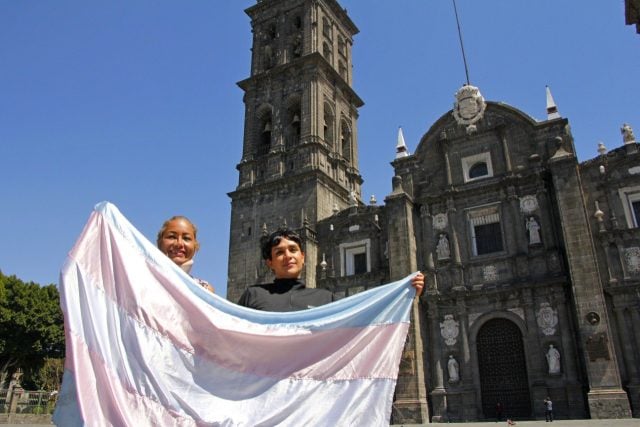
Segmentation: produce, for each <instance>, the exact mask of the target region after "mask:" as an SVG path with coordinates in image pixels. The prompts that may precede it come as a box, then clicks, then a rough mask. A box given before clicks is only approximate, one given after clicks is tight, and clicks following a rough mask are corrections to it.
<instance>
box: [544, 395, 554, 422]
mask: <svg viewBox="0 0 640 427" xmlns="http://www.w3.org/2000/svg"><path fill="white" fill-rule="evenodd" d="M544 418H545V419H546V420H547V422H548V423H550V422H551V423H552V422H553V402H552V401H551V398H550V397H549V396H547V398H546V399H544Z"/></svg>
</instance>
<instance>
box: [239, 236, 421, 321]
mask: <svg viewBox="0 0 640 427" xmlns="http://www.w3.org/2000/svg"><path fill="white" fill-rule="evenodd" d="M261 249H262V258H263V259H264V260H265V262H266V264H267V267H269V268H270V269H271V271H273V273H274V275H275V280H274V281H273V283H268V284H263V285H254V286H251V287H249V288H247V290H246V291H245V292H244V293H243V294H242V296H241V297H240V300H239V301H238V304H239V305H241V306H244V307H249V308H254V309H256V310H263V311H276V312H285V311H298V310H305V309H307V308H312V307H318V306H321V305H324V304H328V303H330V302H332V301H334V300H335V299H336V298H335V296H334V295H333V293H332V292H331V291H329V290H327V289H316V288H307V287H306V286H305V284H304V281H303V280H302V279H300V276H301V275H302V270H303V267H304V252H303V250H302V239H301V238H300V236H299V235H298V234H297V233H296V232H295V231H293V230H290V229H279V230H276V231H275V232H273V233H271V235H270V236H269V237H268V238H267V239H266V240H264V241H263V243H262V248H261ZM411 284H412V286H413V287H414V288H415V289H416V294H417V295H420V294H421V293H422V290H423V288H424V275H423V274H422V273H418V274H417V275H416V276H415V277H414V278H413V279H412V281H411Z"/></svg>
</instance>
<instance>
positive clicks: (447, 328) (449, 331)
mask: <svg viewBox="0 0 640 427" xmlns="http://www.w3.org/2000/svg"><path fill="white" fill-rule="evenodd" d="M459 325H460V322H458V321H456V320H453V314H445V316H444V322H440V334H441V335H442V338H444V342H445V343H446V344H447V345H454V344H455V343H456V342H457V338H458V334H459V333H460V327H459Z"/></svg>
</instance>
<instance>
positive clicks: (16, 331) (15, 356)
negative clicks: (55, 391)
mask: <svg viewBox="0 0 640 427" xmlns="http://www.w3.org/2000/svg"><path fill="white" fill-rule="evenodd" d="M63 357H64V327H63V317H62V311H61V310H60V294H59V293H58V289H57V288H56V286H55V285H48V286H40V285H38V284H37V283H33V282H28V283H25V282H23V281H22V280H20V279H18V278H17V277H16V276H5V275H4V274H2V272H0V374H3V375H4V377H5V378H0V381H2V380H3V379H6V376H7V375H8V374H9V372H12V371H14V370H15V369H17V368H22V370H23V371H24V377H23V381H22V384H23V386H24V387H26V388H36V387H37V386H38V385H41V384H38V383H40V381H39V376H40V370H41V369H42V367H43V366H44V365H45V359H46V358H56V359H61V358H63ZM2 385H4V384H2V382H0V387H1V386H2Z"/></svg>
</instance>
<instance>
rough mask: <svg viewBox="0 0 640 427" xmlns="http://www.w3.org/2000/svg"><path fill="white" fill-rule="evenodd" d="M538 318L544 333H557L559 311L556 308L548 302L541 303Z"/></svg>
mask: <svg viewBox="0 0 640 427" xmlns="http://www.w3.org/2000/svg"><path fill="white" fill-rule="evenodd" d="M536 320H537V322H538V326H539V327H540V330H541V331H542V333H543V334H545V335H547V336H549V335H553V334H555V333H556V325H557V324H558V312H557V310H554V309H553V308H552V307H551V304H549V303H548V302H543V303H542V304H540V309H539V310H538V313H536Z"/></svg>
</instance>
